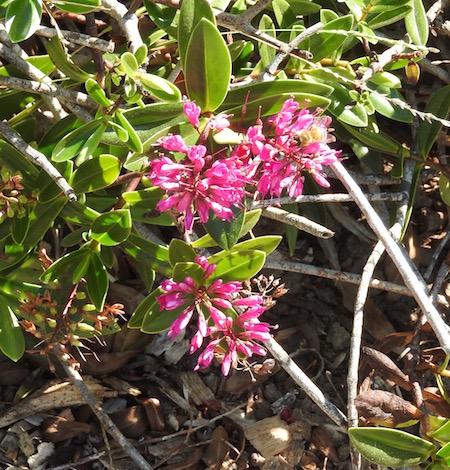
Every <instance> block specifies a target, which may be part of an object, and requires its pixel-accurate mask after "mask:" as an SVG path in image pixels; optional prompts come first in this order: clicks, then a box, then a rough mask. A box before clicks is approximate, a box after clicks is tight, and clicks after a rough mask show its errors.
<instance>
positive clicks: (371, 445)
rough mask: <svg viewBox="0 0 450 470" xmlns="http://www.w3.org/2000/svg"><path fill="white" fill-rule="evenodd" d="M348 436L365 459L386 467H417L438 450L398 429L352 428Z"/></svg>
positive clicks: (430, 444) (429, 443)
mask: <svg viewBox="0 0 450 470" xmlns="http://www.w3.org/2000/svg"><path fill="white" fill-rule="evenodd" d="M348 434H349V436H350V439H351V441H352V442H353V444H354V446H355V447H356V449H357V450H358V452H360V453H361V455H362V456H363V457H365V458H366V459H367V460H369V461H370V462H373V463H376V464H378V465H383V466H386V467H403V466H409V465H417V464H419V463H421V462H424V461H425V460H427V459H428V457H429V456H430V455H431V453H432V452H433V451H435V450H436V447H435V446H434V445H433V444H432V443H431V442H428V441H426V440H424V439H421V438H419V437H416V436H413V435H412V434H408V433H406V432H404V431H400V430H398V429H387V428H350V429H349V430H348Z"/></svg>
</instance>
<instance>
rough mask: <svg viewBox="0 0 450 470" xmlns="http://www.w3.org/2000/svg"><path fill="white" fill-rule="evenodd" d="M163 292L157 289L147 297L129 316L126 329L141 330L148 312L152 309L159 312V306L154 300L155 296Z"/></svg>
mask: <svg viewBox="0 0 450 470" xmlns="http://www.w3.org/2000/svg"><path fill="white" fill-rule="evenodd" d="M162 293H163V291H162V290H161V289H160V288H158V289H156V290H154V291H153V292H152V293H151V294H150V295H148V296H147V297H146V298H145V299H144V300H143V301H142V302H141V303H140V304H139V305H138V306H137V307H136V310H135V311H134V312H133V314H132V315H131V318H130V320H129V322H128V323H127V326H128V328H141V327H142V322H143V321H144V318H145V316H146V315H147V313H148V312H150V311H152V310H153V309H155V310H157V311H158V312H159V304H158V302H157V300H156V296H157V295H161V294H162Z"/></svg>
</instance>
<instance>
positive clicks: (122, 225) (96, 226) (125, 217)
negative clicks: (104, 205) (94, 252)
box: [91, 209, 132, 246]
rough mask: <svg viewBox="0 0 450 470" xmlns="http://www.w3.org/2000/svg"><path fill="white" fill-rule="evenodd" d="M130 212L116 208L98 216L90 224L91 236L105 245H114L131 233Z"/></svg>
mask: <svg viewBox="0 0 450 470" xmlns="http://www.w3.org/2000/svg"><path fill="white" fill-rule="evenodd" d="M131 224H132V221H131V214H130V211H129V210H128V209H118V210H115V211H112V212H107V213H106V214H102V215H101V216H100V217H98V218H97V219H96V220H95V221H94V223H93V224H92V230H91V237H92V238H93V239H94V240H96V241H97V242H99V243H101V244H102V245H105V246H115V245H119V244H120V243H122V242H123V241H124V240H126V239H127V238H128V237H129V235H130V233H131Z"/></svg>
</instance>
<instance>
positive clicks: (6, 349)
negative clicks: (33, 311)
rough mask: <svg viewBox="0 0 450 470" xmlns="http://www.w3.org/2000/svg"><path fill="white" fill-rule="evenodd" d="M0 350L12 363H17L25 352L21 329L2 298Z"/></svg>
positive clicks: (0, 300) (0, 307)
mask: <svg viewBox="0 0 450 470" xmlns="http://www.w3.org/2000/svg"><path fill="white" fill-rule="evenodd" d="M0 350H1V351H2V353H3V354H4V355H5V356H7V357H9V358H10V359H11V360H12V361H14V362H17V361H18V360H19V359H20V358H21V357H22V356H23V353H24V352H25V339H24V337H23V333H22V328H21V327H20V325H19V322H18V321H17V317H16V315H15V314H14V312H13V311H12V309H11V307H10V306H9V305H8V302H7V300H6V299H5V298H3V297H0Z"/></svg>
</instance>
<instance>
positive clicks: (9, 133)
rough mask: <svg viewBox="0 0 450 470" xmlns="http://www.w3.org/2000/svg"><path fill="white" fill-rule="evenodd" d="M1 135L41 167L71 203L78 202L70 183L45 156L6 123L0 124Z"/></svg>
mask: <svg viewBox="0 0 450 470" xmlns="http://www.w3.org/2000/svg"><path fill="white" fill-rule="evenodd" d="M0 134H1V135H2V137H4V138H5V139H6V140H7V141H8V142H9V143H10V144H11V145H13V146H14V147H15V148H16V149H17V150H19V152H21V153H23V154H24V155H25V156H26V157H27V158H28V159H30V160H31V161H32V162H33V163H36V165H38V166H40V167H41V168H42V169H43V170H44V171H45V172H46V173H47V174H48V175H49V176H50V177H51V178H52V179H53V181H54V182H55V183H56V184H57V185H58V186H59V187H60V188H61V190H62V191H63V192H64V194H65V195H66V196H67V199H69V201H70V202H73V201H76V200H77V196H76V195H75V191H74V190H73V189H72V188H71V187H70V186H69V183H68V182H67V181H66V180H65V179H64V177H63V176H62V175H61V173H60V172H59V171H58V170H57V169H56V168H55V167H54V166H53V165H52V164H51V163H50V162H49V161H48V160H47V157H46V156H45V155H44V154H42V153H41V152H39V151H38V150H36V149H35V148H33V147H31V145H28V144H27V143H26V142H25V141H24V140H23V139H22V137H20V136H19V135H18V134H16V133H15V132H14V131H13V130H12V129H11V128H10V127H9V126H8V124H6V122H0Z"/></svg>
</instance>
